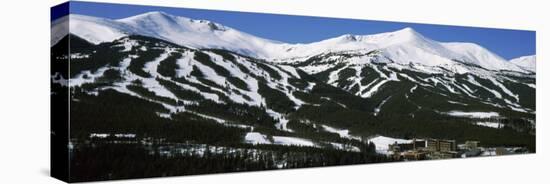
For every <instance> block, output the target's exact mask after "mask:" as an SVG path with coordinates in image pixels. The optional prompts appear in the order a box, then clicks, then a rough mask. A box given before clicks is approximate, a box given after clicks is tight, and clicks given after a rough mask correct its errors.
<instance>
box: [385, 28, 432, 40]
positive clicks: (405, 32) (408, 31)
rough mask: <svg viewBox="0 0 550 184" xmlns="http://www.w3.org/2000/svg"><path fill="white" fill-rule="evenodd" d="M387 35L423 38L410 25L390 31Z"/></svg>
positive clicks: (403, 37)
mask: <svg viewBox="0 0 550 184" xmlns="http://www.w3.org/2000/svg"><path fill="white" fill-rule="evenodd" d="M389 36H393V37H399V38H401V39H416V38H424V36H423V35H422V34H420V33H418V32H416V30H414V29H413V28H411V27H406V28H403V29H400V30H397V31H394V32H390V33H389Z"/></svg>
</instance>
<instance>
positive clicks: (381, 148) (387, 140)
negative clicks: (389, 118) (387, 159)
mask: <svg viewBox="0 0 550 184" xmlns="http://www.w3.org/2000/svg"><path fill="white" fill-rule="evenodd" d="M368 141H369V142H372V143H374V144H375V145H376V152H377V153H380V154H387V153H388V146H389V145H390V144H394V143H396V142H397V143H398V144H405V143H411V142H412V140H406V139H397V138H391V137H385V136H376V137H373V138H370V139H368Z"/></svg>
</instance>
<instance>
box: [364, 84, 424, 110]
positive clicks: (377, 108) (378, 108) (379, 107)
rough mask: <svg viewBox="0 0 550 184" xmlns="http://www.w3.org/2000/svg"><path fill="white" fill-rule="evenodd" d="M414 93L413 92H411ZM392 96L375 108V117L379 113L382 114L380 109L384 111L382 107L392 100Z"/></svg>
mask: <svg viewBox="0 0 550 184" xmlns="http://www.w3.org/2000/svg"><path fill="white" fill-rule="evenodd" d="M415 87H416V86H415ZM411 91H412V90H411ZM391 97H392V96H389V97H387V98H386V99H384V100H382V102H380V104H378V106H376V108H374V116H377V115H378V113H380V109H382V106H383V105H384V104H385V103H386V102H387V101H388V100H389V99H390V98H391Z"/></svg>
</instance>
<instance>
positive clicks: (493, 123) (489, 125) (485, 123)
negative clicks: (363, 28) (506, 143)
mask: <svg viewBox="0 0 550 184" xmlns="http://www.w3.org/2000/svg"><path fill="white" fill-rule="evenodd" d="M475 124H476V125H478V126H485V127H490V128H502V124H501V123H497V122H488V121H487V122H476V123H475Z"/></svg>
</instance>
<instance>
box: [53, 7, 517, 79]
mask: <svg viewBox="0 0 550 184" xmlns="http://www.w3.org/2000/svg"><path fill="white" fill-rule="evenodd" d="M64 21H70V29H69V30H70V32H71V33H72V34H74V35H77V36H79V37H81V38H83V39H85V40H87V41H89V42H91V43H95V44H98V43H101V42H111V41H114V40H116V39H118V38H121V37H124V36H128V35H142V36H148V37H153V38H158V39H162V40H166V41H170V42H173V43H176V44H179V45H182V46H186V47H192V48H216V49H225V50H230V51H234V52H237V53H240V54H244V55H247V56H251V57H255V58H261V59H267V60H271V61H274V62H288V61H291V60H305V59H307V58H309V57H311V56H314V55H318V54H322V53H328V52H337V51H350V50H365V51H372V50H377V51H380V52H381V53H382V55H383V56H384V57H385V58H387V61H388V62H394V63H399V64H408V63H417V64H422V65H426V66H450V65H454V63H456V62H461V63H465V64H473V65H477V66H480V67H483V68H486V69H489V70H509V71H517V72H525V70H524V68H522V67H518V66H517V65H514V64H511V63H509V62H508V61H506V60H504V59H502V58H501V57H499V56H498V55H496V54H494V53H492V52H491V51H489V50H487V49H485V48H483V47H481V46H479V45H477V44H473V43H444V42H438V41H434V40H432V39H430V38H427V37H425V36H423V35H421V34H420V33H418V32H416V31H415V30H413V29H412V28H405V29H402V30H398V31H394V32H388V33H380V34H374V35H342V36H339V37H336V38H331V39H326V40H322V41H319V42H313V43H306V44H290V43H283V42H279V41H273V40H269V39H264V38H260V37H256V36H254V35H251V34H248V33H244V32H241V31H239V30H236V29H233V28H230V27H227V26H224V25H221V24H218V23H214V22H211V21H207V20H194V19H190V18H185V17H178V16H173V15H169V14H166V13H163V12H149V13H144V14H140V15H136V16H132V17H128V18H124V19H118V20H111V19H105V18H98V17H90V16H84V15H74V14H71V15H69V18H68V19H67V18H66V19H64ZM62 22H63V20H59V21H56V22H54V23H53V24H52V29H56V28H57V27H62V26H67V25H66V24H63V23H62ZM61 34H67V33H61ZM62 37H63V35H54V34H52V40H53V41H52V45H53V44H55V43H56V42H57V40H59V39H61V38H62Z"/></svg>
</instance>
